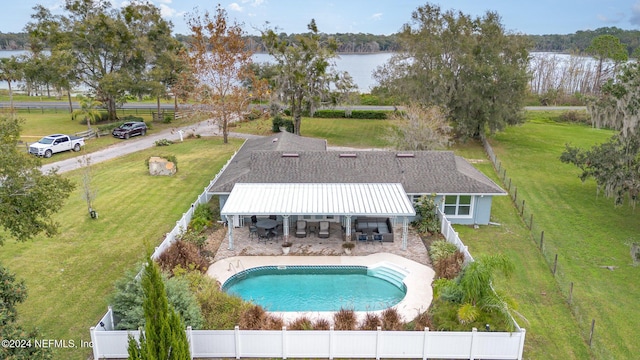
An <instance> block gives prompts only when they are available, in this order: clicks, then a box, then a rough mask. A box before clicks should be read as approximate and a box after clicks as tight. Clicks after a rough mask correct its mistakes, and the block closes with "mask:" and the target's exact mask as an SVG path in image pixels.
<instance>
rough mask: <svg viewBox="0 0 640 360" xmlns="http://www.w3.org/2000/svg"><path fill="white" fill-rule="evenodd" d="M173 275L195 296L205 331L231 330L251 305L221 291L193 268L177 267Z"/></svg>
mask: <svg viewBox="0 0 640 360" xmlns="http://www.w3.org/2000/svg"><path fill="white" fill-rule="evenodd" d="M173 273H174V276H175V277H180V278H183V279H185V281H187V283H188V284H189V288H190V289H191V291H192V292H193V293H194V294H195V297H196V300H197V301H198V304H199V305H200V311H201V313H202V318H203V322H204V325H203V327H204V328H205V329H209V330H228V329H233V327H234V326H235V325H236V324H238V322H239V321H240V315H241V314H242V313H243V312H244V311H245V310H247V309H248V308H249V307H250V306H251V303H249V302H246V301H244V300H242V299H241V298H240V297H238V296H235V295H230V294H227V293H225V292H224V291H221V290H220V286H219V285H218V283H217V282H216V281H215V280H214V279H212V278H211V277H210V276H208V275H206V274H203V273H201V272H199V271H196V270H194V269H193V268H190V269H184V268H182V267H180V266H178V267H176V268H175V269H174V271H173Z"/></svg>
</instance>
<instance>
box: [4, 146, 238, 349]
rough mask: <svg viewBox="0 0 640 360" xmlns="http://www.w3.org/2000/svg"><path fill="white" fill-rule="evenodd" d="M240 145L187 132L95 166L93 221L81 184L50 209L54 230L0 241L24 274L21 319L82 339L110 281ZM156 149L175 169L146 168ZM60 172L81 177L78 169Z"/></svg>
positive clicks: (7, 261) (156, 238)
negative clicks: (161, 172)
mask: <svg viewBox="0 0 640 360" xmlns="http://www.w3.org/2000/svg"><path fill="white" fill-rule="evenodd" d="M240 144H241V142H240V141H238V140H231V143H230V144H228V145H224V144H222V141H221V139H217V138H215V139H209V140H205V139H192V140H188V141H185V142H184V143H179V144H174V145H171V146H170V147H163V148H152V149H149V150H145V151H142V152H138V153H135V154H132V155H129V156H125V157H123V158H121V159H118V160H116V161H109V162H105V163H100V164H96V165H94V166H93V183H94V184H95V185H94V187H95V189H96V190H97V192H98V196H97V198H96V201H95V204H94V205H95V206H94V207H95V208H96V210H97V211H98V213H99V218H98V219H97V220H91V219H90V218H89V217H88V215H87V207H86V203H85V202H84V200H83V199H82V197H81V193H80V190H81V189H80V185H79V186H78V188H77V189H76V190H75V191H74V192H73V193H72V194H71V196H70V198H69V200H67V201H66V202H64V203H63V204H62V207H61V209H60V212H59V213H58V214H57V215H56V216H55V217H56V219H57V220H58V222H59V223H60V224H61V227H60V234H59V235H57V236H55V237H52V238H45V237H37V238H35V239H33V240H31V241H28V242H26V243H15V242H14V241H7V242H5V244H4V246H3V247H2V251H1V253H0V261H1V262H2V263H3V264H4V266H6V267H8V268H9V269H10V270H11V271H13V272H15V273H16V274H17V277H18V278H19V279H25V281H26V285H27V289H28V294H29V296H28V299H27V301H26V302H25V303H24V304H22V305H20V307H19V319H20V320H21V322H22V323H24V324H25V325H27V326H37V327H39V328H40V329H41V330H42V333H43V334H44V335H45V336H46V338H51V339H74V340H75V342H76V344H78V343H79V342H80V340H84V341H88V340H89V331H88V329H89V327H90V326H92V325H93V324H95V323H96V322H97V321H98V320H99V319H100V317H101V316H102V315H103V314H104V313H105V311H106V309H107V305H108V297H109V296H110V295H111V293H112V290H113V283H114V282H115V281H116V280H117V279H119V278H120V277H122V276H123V275H124V273H125V271H126V270H128V269H131V268H132V267H134V266H135V264H136V263H137V262H139V261H141V260H142V259H143V255H144V253H145V243H148V244H149V246H152V247H153V246H156V245H158V244H159V243H160V242H161V241H162V236H163V235H164V234H165V233H167V232H169V231H170V230H171V229H172V227H173V226H174V225H175V221H176V220H178V219H180V217H181V216H182V213H183V212H184V211H185V210H186V209H188V207H189V205H190V204H191V203H192V202H193V201H195V199H196V197H197V195H198V194H200V193H201V192H202V189H203V188H204V186H206V185H207V184H208V183H209V181H210V180H211V179H213V177H214V176H215V174H216V173H217V172H218V170H219V169H220V168H221V167H222V165H223V164H224V163H225V162H226V161H227V160H228V158H229V156H230V155H231V154H233V151H235V150H236V149H237V148H238V146H239V145H240ZM157 154H173V155H175V156H176V157H177V159H178V167H179V171H178V173H177V174H176V175H175V176H172V177H151V176H149V175H148V172H147V169H146V166H145V159H146V158H148V157H149V156H151V155H157ZM65 176H68V177H69V178H71V179H72V180H73V181H74V182H75V183H76V184H80V183H81V179H80V174H79V173H78V172H72V173H69V174H66V175H65ZM56 351H57V355H56V359H86V357H87V355H88V354H89V353H90V350H89V349H73V350H67V351H64V350H56Z"/></svg>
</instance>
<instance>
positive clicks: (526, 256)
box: [455, 142, 590, 360]
mask: <svg viewBox="0 0 640 360" xmlns="http://www.w3.org/2000/svg"><path fill="white" fill-rule="evenodd" d="M455 152H456V153H457V154H458V155H460V156H463V157H465V158H467V159H469V160H474V166H475V167H476V168H477V169H479V170H480V171H482V172H483V173H484V174H485V175H487V176H489V177H490V178H492V179H493V180H494V181H496V182H497V183H498V184H499V183H500V180H499V179H498V178H497V176H496V173H495V170H494V169H493V165H492V164H491V163H490V162H489V161H488V160H486V155H485V153H484V149H483V148H482V145H481V144H480V143H477V142H469V143H466V144H458V145H456V147H455ZM491 221H493V222H496V223H498V224H500V225H498V226H495V225H489V226H481V227H480V228H479V229H474V228H473V227H471V226H463V225H456V226H455V228H456V231H458V232H459V234H460V238H461V239H462V241H464V243H465V245H467V246H468V247H469V251H470V252H471V254H472V255H473V256H474V257H476V258H477V257H479V256H481V255H492V254H496V253H503V254H505V255H506V256H508V257H509V259H511V260H512V261H513V263H514V264H515V265H516V268H515V272H514V274H513V276H512V277H511V278H509V279H504V278H502V277H498V279H496V281H495V282H494V286H495V288H496V290H497V291H498V292H504V293H506V294H508V295H509V296H512V297H513V298H514V299H515V300H516V302H517V304H518V308H517V311H518V312H519V313H521V314H522V315H523V316H524V317H525V318H526V320H523V319H521V318H519V317H516V321H517V322H518V324H519V325H520V326H521V327H523V328H525V329H526V330H527V334H526V340H525V351H524V358H526V359H540V360H543V359H588V358H589V357H590V352H589V349H588V347H587V345H586V343H585V341H584V340H583V338H582V337H581V336H580V332H579V331H578V329H577V328H576V327H577V323H576V321H575V319H574V318H573V316H572V314H571V310H570V308H569V306H568V304H567V302H566V301H565V298H564V297H563V296H562V294H561V292H560V290H559V287H558V285H557V283H556V281H555V280H554V278H553V276H552V274H551V272H550V271H549V267H548V266H547V264H546V262H545V260H544V258H543V256H542V255H541V254H540V253H539V251H538V250H537V247H536V244H535V243H534V242H533V241H532V240H531V236H530V233H529V229H528V228H527V227H526V226H525V225H524V223H523V222H522V220H520V217H519V215H518V213H517V211H516V209H515V208H514V206H513V203H512V202H511V199H510V197H509V196H496V197H494V198H493V206H492V209H491Z"/></svg>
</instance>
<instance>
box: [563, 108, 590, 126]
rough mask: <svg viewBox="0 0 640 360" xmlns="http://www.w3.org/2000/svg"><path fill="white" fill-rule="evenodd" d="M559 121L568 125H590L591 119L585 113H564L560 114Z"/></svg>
mask: <svg viewBox="0 0 640 360" xmlns="http://www.w3.org/2000/svg"><path fill="white" fill-rule="evenodd" d="M560 120H562V121H566V122H570V123H580V124H591V118H590V117H589V115H588V114H587V112H586V111H577V110H569V111H564V112H563V113H562V114H560Z"/></svg>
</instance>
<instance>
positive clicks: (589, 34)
mask: <svg viewBox="0 0 640 360" xmlns="http://www.w3.org/2000/svg"><path fill="white" fill-rule="evenodd" d="M602 35H612V36H615V37H616V38H618V39H620V42H621V43H622V44H624V45H625V47H626V50H627V54H628V55H629V56H633V54H634V52H635V51H636V49H637V48H638V47H639V46H640V30H623V29H620V28H617V27H602V28H598V29H595V30H580V31H576V32H575V33H573V34H566V35H558V34H550V35H527V37H528V38H529V39H530V40H531V42H532V44H533V47H532V48H531V50H532V51H540V52H563V53H584V52H585V51H586V50H587V48H588V47H589V45H591V43H592V42H593V39H595V38H597V37H599V36H602ZM634 57H635V56H634Z"/></svg>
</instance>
